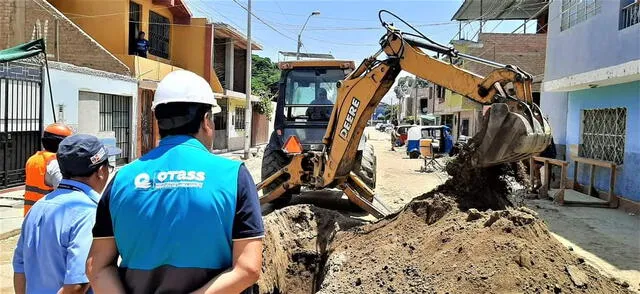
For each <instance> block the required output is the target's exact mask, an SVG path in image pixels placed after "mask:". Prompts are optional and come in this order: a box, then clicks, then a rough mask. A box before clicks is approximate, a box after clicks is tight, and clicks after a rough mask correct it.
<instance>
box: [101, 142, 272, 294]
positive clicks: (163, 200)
mask: <svg viewBox="0 0 640 294" xmlns="http://www.w3.org/2000/svg"><path fill="white" fill-rule="evenodd" d="M93 235H94V238H105V237H114V238H115V242H116V245H117V248H118V251H119V253H120V256H121V257H122V262H121V263H120V266H119V274H120V277H121V280H122V282H123V284H124V286H125V289H126V291H127V293H188V292H191V291H194V290H196V289H198V288H200V287H201V286H203V285H204V284H206V283H207V282H209V281H210V280H211V279H212V278H214V277H215V276H217V275H218V274H220V273H221V272H223V271H225V270H227V269H228V268H230V267H231V266H232V261H233V256H232V248H233V240H237V239H245V238H261V237H262V236H263V235H264V228H263V224H262V216H261V211H260V203H259V199H258V194H257V191H256V188H255V184H254V183H253V180H252V178H251V176H250V174H249V172H248V170H247V169H246V168H245V167H244V166H243V165H242V163H241V162H239V161H233V160H229V159H226V158H224V157H221V156H217V155H214V154H212V153H211V152H209V150H207V148H206V147H205V146H204V145H202V144H201V143H200V142H199V141H198V140H197V139H195V138H193V137H191V136H169V137H166V138H163V139H162V140H161V141H160V145H159V146H158V147H157V148H155V149H153V150H152V151H150V152H149V153H147V154H145V155H144V156H142V157H141V158H140V159H138V160H136V161H135V162H132V163H130V164H129V165H127V166H125V167H123V168H122V169H120V170H119V171H118V174H116V175H115V177H114V179H113V181H112V182H111V184H110V185H109V186H108V187H107V188H106V189H105V192H104V193H103V196H102V198H101V199H100V203H99V204H98V211H97V215H96V225H95V227H94V229H93Z"/></svg>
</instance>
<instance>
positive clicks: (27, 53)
mask: <svg viewBox="0 0 640 294" xmlns="http://www.w3.org/2000/svg"><path fill="white" fill-rule="evenodd" d="M43 52H44V41H43V40H42V39H38V40H35V41H31V42H29V43H24V44H20V45H18V46H15V47H12V48H8V49H4V50H0V62H9V61H14V60H18V59H24V58H29V57H33V56H36V55H38V54H40V53H43Z"/></svg>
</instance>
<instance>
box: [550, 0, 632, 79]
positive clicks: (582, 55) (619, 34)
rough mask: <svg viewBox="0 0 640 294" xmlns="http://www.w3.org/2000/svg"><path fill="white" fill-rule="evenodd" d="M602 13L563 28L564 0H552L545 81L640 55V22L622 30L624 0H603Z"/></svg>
mask: <svg viewBox="0 0 640 294" xmlns="http://www.w3.org/2000/svg"><path fill="white" fill-rule="evenodd" d="M599 2H600V3H601V4H600V13H598V14H597V15H595V16H593V17H590V18H588V19H587V20H585V21H583V22H581V23H578V24H576V25H575V26H573V27H571V28H569V29H567V30H565V31H562V32H561V31H560V22H561V17H560V12H561V11H562V9H561V6H562V1H551V4H550V8H549V26H548V29H549V30H548V33H547V34H548V39H547V59H546V69H545V77H544V79H545V81H550V80H555V79H558V78H562V77H566V76H570V75H573V74H577V73H583V72H587V71H591V70H594V69H599V68H603V67H608V66H613V65H617V64H621V63H624V62H628V61H632V60H636V59H638V58H640V42H639V41H638V36H640V24H636V25H633V26H631V27H628V28H626V29H623V30H619V29H618V28H619V19H620V9H621V1H617V0H605V1H599Z"/></svg>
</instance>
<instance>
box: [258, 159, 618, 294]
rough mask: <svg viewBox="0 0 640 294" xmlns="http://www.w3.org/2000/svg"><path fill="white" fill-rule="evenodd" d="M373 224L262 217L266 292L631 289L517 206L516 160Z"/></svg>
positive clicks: (296, 215)
mask: <svg viewBox="0 0 640 294" xmlns="http://www.w3.org/2000/svg"><path fill="white" fill-rule="evenodd" d="M446 170H447V172H448V173H449V174H450V175H451V176H452V178H451V179H449V180H448V181H447V182H446V183H445V184H443V185H441V186H439V187H438V188H436V190H434V191H433V192H430V193H427V194H424V195H422V196H420V197H418V198H416V199H414V200H413V201H411V202H410V203H409V204H408V205H407V206H406V207H405V208H404V209H402V210H400V211H398V212H397V213H395V214H394V215H391V216H389V217H387V218H386V219H384V220H381V221H379V222H377V223H373V224H364V225H363V224H362V223H360V222H359V221H355V220H353V219H350V218H347V217H345V216H343V215H341V214H340V213H338V212H335V211H328V210H324V209H319V208H315V207H313V206H292V207H287V208H285V209H282V210H278V211H275V212H274V213H272V214H270V215H268V216H266V217H265V225H266V227H267V236H266V240H265V243H266V245H265V246H266V248H265V252H264V254H265V262H264V269H263V271H264V274H263V276H262V278H261V280H260V282H259V286H260V292H261V293H316V292H319V293H628V291H627V290H626V289H625V288H623V287H622V286H619V285H618V284H616V283H615V282H613V281H611V280H609V279H608V278H606V277H604V276H602V275H601V274H599V273H598V272H597V271H596V270H595V269H594V268H592V267H590V266H588V265H586V264H585V263H584V260H582V259H580V258H578V257H576V256H574V255H572V254H571V252H569V250H568V249H566V248H564V247H563V246H562V245H561V244H560V243H559V242H558V241H557V240H556V239H554V238H553V237H552V236H551V235H550V233H549V231H548V229H547V227H546V225H545V224H544V223H543V222H542V221H541V220H540V219H538V217H537V214H536V213H535V212H534V211H532V210H530V209H527V208H519V209H514V208H511V206H512V205H511V201H509V197H508V196H509V195H510V194H511V193H512V192H513V191H512V187H514V182H517V181H519V180H521V179H522V178H523V175H524V173H523V168H522V166H520V165H514V164H510V165H503V166H497V167H491V168H488V169H470V168H468V167H467V166H466V165H465V158H464V154H463V155H462V156H461V158H460V157H459V158H458V159H454V160H452V161H451V162H450V163H449V164H448V165H447V168H446Z"/></svg>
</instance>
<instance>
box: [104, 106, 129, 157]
mask: <svg viewBox="0 0 640 294" xmlns="http://www.w3.org/2000/svg"><path fill="white" fill-rule="evenodd" d="M130 109H131V97H127V96H119V95H110V94H100V131H101V132H105V131H107V132H108V131H112V132H114V133H115V136H116V146H117V147H118V148H120V149H121V150H122V153H120V155H118V156H117V157H116V164H118V165H121V164H125V163H128V162H129V158H130V156H129V153H130V152H131V144H129V138H130V136H129V134H130V131H129V130H130V125H131V120H130V119H129V118H130V113H131V110H130Z"/></svg>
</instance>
